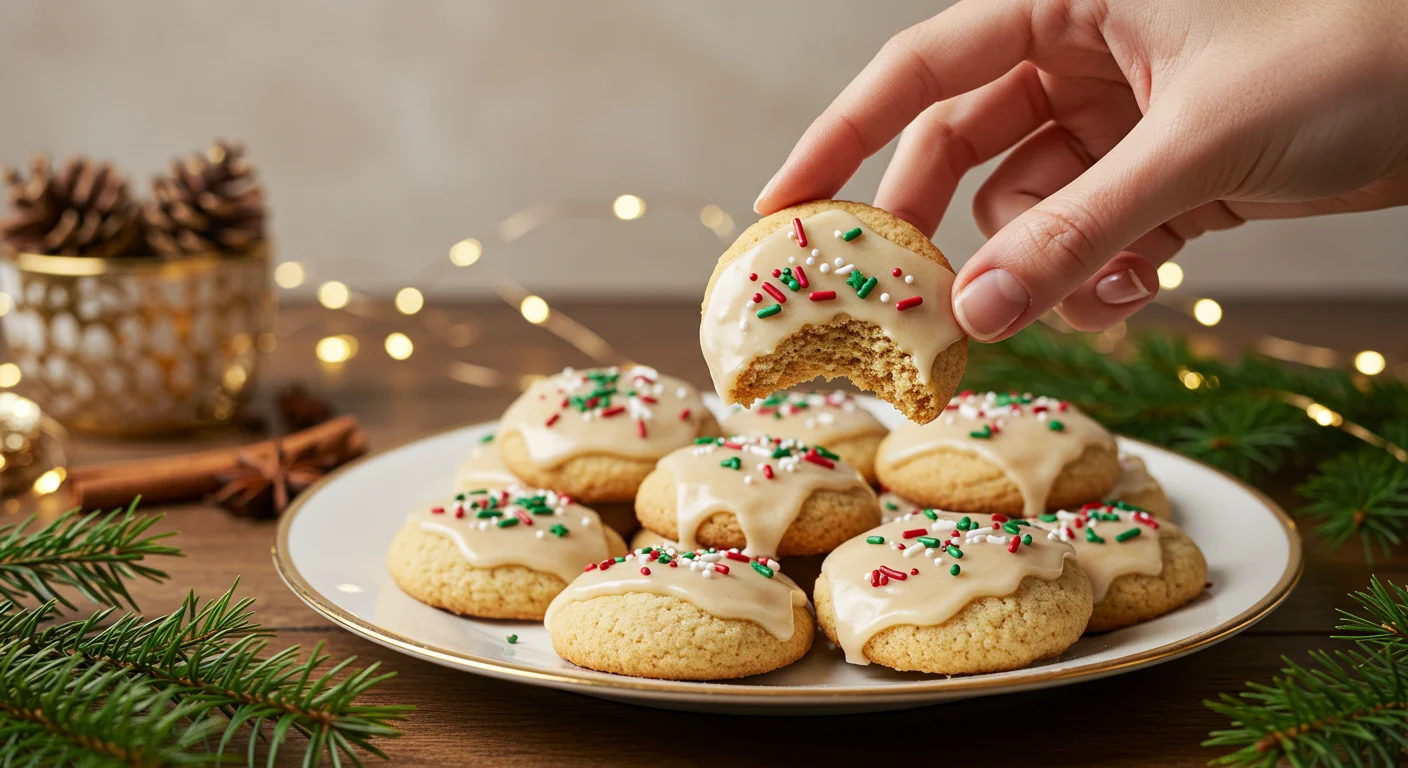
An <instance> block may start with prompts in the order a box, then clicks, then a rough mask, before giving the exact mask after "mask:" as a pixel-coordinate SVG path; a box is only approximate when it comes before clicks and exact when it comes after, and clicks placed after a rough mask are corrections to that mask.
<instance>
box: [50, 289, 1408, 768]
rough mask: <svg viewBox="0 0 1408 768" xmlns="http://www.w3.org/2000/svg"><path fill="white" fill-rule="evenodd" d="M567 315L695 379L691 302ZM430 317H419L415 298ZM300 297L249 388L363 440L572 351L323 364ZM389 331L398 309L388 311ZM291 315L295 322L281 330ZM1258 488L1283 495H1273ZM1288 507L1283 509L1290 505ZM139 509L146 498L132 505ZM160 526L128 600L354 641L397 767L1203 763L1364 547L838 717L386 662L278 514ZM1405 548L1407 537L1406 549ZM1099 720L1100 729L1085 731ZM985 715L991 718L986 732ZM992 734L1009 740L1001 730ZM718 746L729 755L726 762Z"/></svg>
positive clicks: (170, 519) (174, 519) (1306, 638)
mask: <svg viewBox="0 0 1408 768" xmlns="http://www.w3.org/2000/svg"><path fill="white" fill-rule="evenodd" d="M567 309H568V312H569V313H571V314H572V315H573V316H574V317H576V318H577V319H579V320H581V321H582V322H583V323H584V324H585V325H587V326H589V327H591V328H593V329H594V330H596V331H597V332H599V333H600V334H601V335H602V336H603V337H605V338H606V339H609V340H610V341H611V342H612V343H613V344H616V345H617V347H618V349H619V350H620V351H621V352H622V353H623V354H625V355H627V356H629V357H630V358H632V359H636V360H641V361H646V362H649V363H651V364H653V365H656V366H658V367H659V368H660V369H662V370H665V371H668V372H671V373H674V374H675V375H678V376H681V377H683V378H686V379H689V380H691V381H693V382H694V383H695V384H700V385H706V384H707V383H708V375H707V372H706V370H705V368H704V364H703V362H702V360H700V357H699V352H698V345H697V342H696V338H697V323H698V315H697V312H698V310H697V304H694V303H693V302H686V301H681V302H678V303H672V304H657V305H644V306H642V305H631V306H629V307H627V308H625V309H623V308H622V307H621V306H620V305H617V306H604V305H598V306H591V305H586V306H573V307H568V308H567ZM1227 309H1228V313H1227V314H1228V317H1229V325H1231V323H1232V319H1234V318H1237V319H1241V318H1245V319H1247V321H1248V325H1249V326H1250V325H1254V324H1256V323H1258V322H1266V323H1267V325H1266V327H1268V328H1270V329H1274V330H1275V331H1276V332H1277V333H1278V334H1279V335H1282V336H1288V337H1291V338H1299V339H1302V340H1304V341H1309V342H1312V343H1323V344H1330V343H1335V342H1337V341H1341V340H1343V339H1346V338H1353V339H1355V342H1354V346H1355V347H1374V348H1377V349H1380V350H1383V351H1384V352H1385V353H1390V352H1397V353H1399V354H1400V355H1401V353H1402V352H1403V351H1404V350H1403V349H1401V345H1402V343H1403V341H1404V339H1403V338H1402V336H1401V331H1399V330H1397V329H1401V328H1403V327H1404V325H1403V321H1404V320H1405V319H1408V317H1405V316H1406V315H1408V308H1405V307H1404V306H1402V303H1401V302H1399V303H1393V302H1383V303H1378V304H1374V303H1365V302H1352V303H1351V302H1346V303H1344V304H1341V305H1323V306H1316V307H1315V308H1314V310H1315V311H1305V308H1304V307H1303V306H1302V305H1296V304H1293V303H1281V304H1249V303H1229V304H1227ZM427 311H429V310H427ZM320 312H322V310H319V309H317V308H306V307H304V308H291V309H287V310H285V314H284V317H283V318H281V327H283V328H285V329H287V330H289V331H291V332H290V333H289V335H287V336H285V337H284V338H282V339H281V341H280V344H279V347H278V349H277V350H276V351H275V352H274V354H273V355H272V357H271V359H269V360H268V361H267V367H266V368H265V371H266V373H267V376H266V377H265V379H264V381H265V386H264V388H263V392H264V393H266V394H265V395H263V396H264V397H267V393H268V392H270V391H272V390H274V389H275V388H276V387H277V386H278V385H279V384H281V383H283V382H287V381H289V380H294V379H299V380H304V381H306V382H307V383H308V384H309V385H310V387H312V388H313V389H314V391H315V392H317V393H319V394H321V395H323V396H325V397H327V398H328V399H329V400H331V401H332V402H333V403H334V404H335V405H336V407H337V408H338V410H339V411H341V412H344V413H351V414H355V415H356V416H357V417H358V418H360V419H361V421H362V424H363V426H364V427H365V429H366V431H367V433H368V435H369V437H370V439H371V442H372V445H373V447H374V448H385V447H389V446H393V445H396V444H399V443H401V442H404V441H407V440H410V439H413V438H416V437H419V436H423V435H426V434H429V433H432V432H436V431H439V430H442V429H445V428H448V427H451V426H454V425H457V424H463V423H469V422H475V421H483V420H489V419H493V418H495V417H496V416H497V415H498V414H499V413H500V412H501V411H502V410H503V409H504V407H505V406H507V405H508V403H509V402H510V401H511V400H512V399H513V396H514V392H512V391H510V390H506V389H480V388H475V387H472V386H468V385H465V384H462V383H459V382H456V381H453V380H451V379H450V378H449V377H448V376H446V375H445V370H446V366H447V363H448V362H449V361H451V360H464V361H469V362H472V363H475V364H477V365H482V366H488V367H492V368H498V369H503V370H508V371H513V372H536V373H545V372H552V371H555V370H558V369H560V368H562V367H563V366H564V365H569V364H570V365H577V366H582V365H586V364H588V363H589V361H588V360H586V359H585V358H584V357H583V356H582V355H581V354H580V353H578V352H577V351H575V350H574V349H573V348H571V347H570V346H568V345H567V344H565V343H563V342H562V341H560V340H558V339H557V338H555V337H553V336H552V335H550V334H548V333H546V332H545V331H544V330H542V329H539V328H534V327H531V326H529V325H527V324H526V323H524V322H523V321H522V320H521V319H519V318H518V317H517V315H516V314H515V313H514V312H512V311H511V310H507V309H505V308H503V307H501V306H483V307H477V308H475V307H471V308H467V309H464V310H462V311H456V312H454V313H453V315H454V316H453V317H436V316H433V315H432V316H427V317H426V318H422V319H421V320H419V321H418V322H427V321H428V322H431V323H432V324H438V325H439V326H440V327H441V328H442V330H443V328H445V327H448V326H446V323H466V324H467V326H466V328H462V329H460V330H459V331H457V332H456V333H457V334H458V336H459V338H458V340H457V342H456V343H463V342H464V341H466V340H467V339H469V340H471V343H469V344H468V345H466V346H462V347H460V348H455V347H453V346H450V345H449V344H446V343H433V342H432V341H431V340H430V339H429V338H427V337H426V334H425V333H424V332H418V331H416V330H413V329H407V332H408V333H410V334H411V336H412V338H413V339H416V341H417V345H418V346H417V352H416V354H414V355H413V356H412V357H411V358H410V359H409V360H407V361H404V362H395V361H392V360H390V359H388V358H387V357H386V356H385V355H384V354H383V353H382V351H381V349H380V346H381V345H380V338H381V337H382V336H384V335H385V334H386V333H387V332H389V330H391V327H390V326H389V325H385V324H377V323H370V324H367V323H364V322H363V321H352V320H348V319H347V317H346V316H345V315H342V316H339V318H335V319H333V320H332V322H333V323H334V324H335V326H334V330H333V332H343V331H347V332H357V333H360V334H364V335H362V337H361V345H360V346H361V352H360V354H359V355H358V357H356V358H355V359H354V360H352V361H351V362H350V363H348V364H346V365H345V366H344V367H343V368H342V369H341V370H339V371H332V372H329V371H326V370H324V369H323V368H322V367H321V366H320V365H319V364H318V362H317V361H316V360H315V358H314V355H313V346H314V343H315V342H316V340H317V339H318V338H319V337H320V336H322V335H326V334H327V332H328V331H327V329H326V327H323V326H319V327H313V326H309V325H307V323H308V322H310V321H319V320H321V319H326V318H320V316H319V315H318V313H320ZM1146 314H1147V315H1149V317H1148V318H1145V320H1144V322H1145V323H1149V322H1155V323H1160V324H1165V323H1170V324H1176V322H1182V321H1179V320H1178V319H1177V318H1174V317H1173V315H1172V314H1171V313H1168V312H1162V313H1160V312H1157V311H1151V312H1149V313H1146ZM402 324H403V325H404V324H405V323H404V322H403V323H402ZM295 326H301V327H295ZM1220 330H1221V333H1222V335H1223V336H1224V338H1230V339H1245V338H1248V333H1249V331H1248V330H1246V329H1245V328H1228V329H1220ZM249 439H251V438H250V437H249V436H241V435H235V434H230V433H225V434H214V435H203V436H199V437H197V438H196V439H194V440H191V439H188V440H185V441H180V442H176V441H171V442H154V443H140V444H131V443H102V442H95V441H80V443H79V445H78V446H76V450H75V456H76V463H88V462H94V461H102V460H109V459H117V458H132V457H137V456H143V455H159V454H163V453H173V452H180V451H188V450H193V449H194V448H196V447H207V446H208V445H213V444H221V443H234V442H239V441H247V440H249ZM1284 487H1285V486H1284V485H1283V486H1278V487H1273V488H1272V489H1271V490H1272V492H1273V495H1277V496H1278V497H1279V498H1281V499H1282V500H1283V501H1288V500H1289V499H1288V496H1287V494H1286V493H1284V492H1281V493H1277V491H1278V488H1279V489H1281V490H1283V489H1284ZM1288 506H1289V505H1288ZM149 511H150V510H149ZM165 512H166V519H165V520H163V521H162V522H161V523H160V527H162V528H164V529H171V530H179V531H180V536H179V537H177V538H176V540H175V543H176V544H177V545H179V546H180V547H181V548H182V549H184V550H185V552H186V555H187V556H186V558H184V559H176V560H171V561H169V562H164V563H162V567H164V568H166V569H167V570H168V571H169V572H170V573H171V579H170V581H169V582H167V583H165V584H162V585H156V586H153V585H145V584H139V585H137V586H136V587H135V588H134V589H133V593H134V595H135V596H136V597H137V599H138V600H139V602H140V603H141V605H142V607H143V609H144V610H146V611H148V612H150V613H158V612H165V611H168V610H170V609H172V608H174V607H175V606H176V605H177V603H178V601H179V600H180V599H181V598H182V596H183V595H184V594H185V593H186V591H187V590H194V591H195V592H196V593H197V594H200V595H202V596H215V595H218V594H219V593H220V592H222V591H223V590H225V589H226V588H227V587H229V585H230V584H231V583H232V582H233V581H234V580H235V579H236V578H237V577H238V578H239V579H240V589H239V591H240V593H241V594H242V595H248V596H252V597H255V598H257V600H258V602H257V609H258V618H259V619H260V620H261V621H262V622H263V623H265V624H266V625H268V626H270V627H272V628H274V629H277V630H278V638H277V640H276V644H277V643H283V644H293V643H299V644H302V645H304V646H305V647H306V646H311V645H312V644H314V643H317V642H324V643H326V644H327V648H328V650H329V651H330V652H331V653H332V654H333V655H335V656H343V655H352V654H355V655H356V656H358V657H359V658H360V659H361V660H362V661H363V662H371V661H379V662H381V663H382V665H383V666H384V667H385V668H388V669H391V670H395V671H397V672H398V673H399V676H398V677H397V678H396V679H394V680H392V681H391V682H389V683H387V684H385V685H383V686H382V687H381V688H379V689H378V690H376V691H375V692H374V695H373V696H371V697H369V698H372V699H375V700H377V701H382V702H397V703H408V704H414V705H415V706H416V707H417V711H416V712H415V713H414V715H413V716H412V718H411V720H410V721H409V722H408V723H407V724H406V725H405V736H404V737H403V738H401V739H399V740H395V741H389V742H385V743H383V744H382V746H383V747H384V748H385V749H386V750H387V751H388V752H389V753H390V754H391V756H392V757H393V762H394V764H396V765H471V764H472V765H507V766H558V765H572V766H597V765H600V766H608V765H609V766H615V765H635V764H647V763H649V764H661V763H668V764H675V765H694V764H698V765H705V764H714V765H717V764H719V763H720V762H721V761H729V762H745V763H752V764H756V765H767V766H781V765H792V764H797V765H834V764H838V763H842V762H843V761H846V762H848V761H852V760H854V761H856V762H859V761H861V760H864V761H866V763H870V762H873V761H884V762H881V763H879V764H889V763H891V762H893V764H895V765H902V764H907V763H908V762H909V761H910V760H912V759H913V758H910V757H906V755H908V754H911V753H912V750H913V749H914V748H915V746H916V745H917V744H919V743H925V742H929V741H930V740H933V739H935V738H936V737H937V738H939V739H941V740H942V750H941V754H942V757H943V761H944V762H945V764H950V765H962V764H964V763H965V762H974V761H981V762H983V763H986V764H1013V765H1048V766H1054V765H1088V764H1093V763H1099V764H1110V765H1139V766H1175V765H1177V766H1193V765H1204V764H1205V763H1206V762H1207V761H1208V760H1209V759H1211V758H1213V757H1215V756H1216V755H1217V754H1218V753H1217V752H1216V751H1214V750H1208V749H1204V748H1202V747H1200V746H1199V743H1200V742H1201V741H1202V740H1203V739H1204V738H1206V736H1207V734H1208V731H1210V730H1212V729H1214V728H1219V727H1222V726H1224V725H1226V723H1225V721H1223V720H1222V719H1220V718H1219V717H1218V716H1217V715H1215V714H1213V713H1212V712H1211V711H1209V710H1208V709H1206V708H1205V707H1204V706H1203V703H1202V702H1203V700H1204V699H1208V698H1211V697H1213V696H1215V695H1216V694H1217V693H1219V692H1222V691H1234V690H1238V689H1240V688H1241V686H1242V684H1243V683H1244V682H1245V681H1247V680H1265V679H1268V678H1269V677H1270V676H1272V675H1273V674H1275V673H1276V671H1277V669H1278V668H1279V667H1280V665H1281V661H1280V657H1281V656H1282V655H1283V654H1287V655H1290V656H1291V657H1293V658H1303V654H1304V652H1305V651H1307V650H1309V649H1313V648H1318V647H1325V646H1329V645H1331V643H1330V641H1329V640H1328V635H1329V633H1330V632H1331V630H1332V629H1333V627H1334V624H1335V613H1334V609H1335V608H1336V607H1347V606H1348V604H1349V602H1348V601H1347V600H1346V598H1345V593H1346V592H1347V591H1350V590H1354V589H1358V588H1362V587H1363V586H1364V585H1365V584H1366V583H1367V581H1368V577H1369V574H1370V572H1371V569H1370V568H1369V567H1367V566H1366V565H1365V564H1364V561H1363V556H1362V554H1361V552H1360V551H1359V550H1358V549H1357V548H1355V547H1352V546H1351V547H1346V548H1344V549H1342V550H1340V551H1339V552H1335V553H1331V552H1328V551H1327V550H1326V548H1325V547H1324V546H1323V545H1321V544H1319V543H1318V542H1315V541H1313V540H1312V541H1310V542H1309V543H1308V546H1307V552H1308V563H1307V568H1306V573H1305V577H1304V579H1303V580H1302V581H1301V584H1300V586H1299V587H1298V588H1297V589H1296V591H1295V592H1294V594H1293V595H1292V596H1291V598H1290V600H1289V601H1288V602H1287V603H1286V604H1285V605H1284V606H1282V607H1281V608H1280V609H1279V610H1278V611H1276V612H1275V613H1274V614H1273V615H1271V616H1270V617H1269V618H1267V619H1266V620H1265V621H1263V622H1262V623H1260V624H1258V625H1257V626H1255V627H1253V628H1251V629H1249V630H1247V631H1246V632H1245V633H1243V634H1241V635H1239V636H1237V637H1235V638H1233V639H1231V640H1228V641H1226V642H1224V643H1222V644H1221V645H1218V646H1216V647H1213V648H1211V649H1208V650H1205V651H1203V652H1200V653H1197V654H1194V655H1192V656H1188V657H1185V658H1182V659H1179V660H1177V661H1172V662H1169V663H1167V664H1163V665H1160V666H1157V667H1154V668H1152V669H1147V670H1144V671H1140V672H1134V673H1131V674H1126V675H1119V676H1117V677H1113V678H1108V679H1105V680H1099V681H1095V682H1089V683H1083V684H1080V685H1074V686H1067V687H1062V688H1056V689H1052V690H1046V691H1037V692H1032V693H1024V694H1015V695H1005V696H995V697H989V698H984V699H977V700H970V701H963V702H957V703H952V704H945V705H939V706H933V707H927V708H924V709H917V710H910V711H903V712H892V713H885V714H875V715H854V716H843V717H824V718H823V717H814V718H791V717H777V718H769V717H729V716H721V715H701V714H687V713H679V712H666V711H661V710H653V709H645V708H640V707H633V706H629V705H624V704H614V703H610V702H606V701H598V700H595V699H590V698H586V697H581V696H576V695H573V694H569V693H561V692H557V691H551V690H546V689H542V688H533V687H528V686H523V685H516V684H512V683H507V682H500V681H496V680H490V679H487V678H482V677H476V676H473V675H468V674H459V673H453V672H449V671H446V670H445V669H443V668H441V667H437V666H434V665H431V664H428V663H424V662H420V661H414V660H411V659H409V658H406V657H404V656H400V655H398V654H396V653H393V652H391V651H389V650H386V649H383V648H381V647H380V646H377V645H374V644H372V643H370V642H366V641H363V640H361V639H359V638H357V637H354V636H353V635H351V634H349V633H347V632H344V631H342V630H340V629H337V628H335V627H334V626H333V625H332V624H331V623H329V622H328V621H326V620H324V619H323V618H321V617H320V616H318V615H317V614H315V613H314V612H313V611H312V610H310V609H308V608H307V607H305V606H304V605H303V604H302V603H301V602H299V600H298V599H297V598H295V597H294V596H293V595H292V594H291V593H290V592H289V591H288V590H287V589H286V588H285V587H284V585H283V584H282V583H281V582H280V580H279V577H278V576H277V575H276V574H275V572H274V568H273V566H272V564H271V561H270V555H269V553H270V546H271V544H272V542H273V539H274V531H275V526H274V525H273V524H272V523H268V522H252V521H248V520H242V519H237V518H234V517H231V516H230V515H229V514H227V513H225V512H223V511H221V510H218V509H210V508H206V507H202V506H199V505H189V506H181V507H173V508H169V509H166V510H165ZM1405 552H1408V550H1405ZM1373 570H1375V571H1376V572H1377V573H1378V574H1379V575H1380V576H1382V577H1385V578H1389V579H1393V580H1396V581H1399V582H1400V583H1402V582H1404V581H1408V554H1404V553H1402V552H1401V553H1399V554H1398V555H1396V556H1394V557H1393V558H1391V559H1387V560H1384V559H1381V560H1380V561H1379V562H1378V564H1377V567H1376V568H1375V569H1373ZM1091 721H1095V722H1099V723H1100V726H1099V730H1100V735H1099V736H1088V735H1085V734H1084V733H1083V731H1082V725H1081V723H1083V722H1091ZM994 726H1001V728H998V727H994ZM1004 731H1008V732H1010V734H1011V735H1005V734H1004ZM728 755H734V756H736V757H733V758H730V757H727V756H728Z"/></svg>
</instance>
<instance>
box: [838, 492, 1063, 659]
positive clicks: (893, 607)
mask: <svg viewBox="0 0 1408 768" xmlns="http://www.w3.org/2000/svg"><path fill="white" fill-rule="evenodd" d="M994 526H995V527H994ZM1044 534H1045V532H1044V531H1043V530H1042V529H1040V528H1038V527H1036V526H1035V525H1033V524H1031V523H1028V522H1027V521H1025V520H1020V521H1019V520H1009V519H1007V518H1004V517H1002V516H1000V515H992V516H989V515H957V514H952V513H940V512H933V511H930V512H928V513H920V514H917V515H912V516H909V517H905V518H901V519H899V520H896V521H895V522H893V523H886V524H884V525H882V526H880V527H878V528H875V529H874V530H871V531H868V532H867V533H865V534H864V535H862V536H858V537H856V538H854V539H852V540H850V541H848V542H846V543H845V544H842V545H841V546H840V547H837V549H836V551H835V552H832V553H831V554H830V555H829V556H828V557H827V558H826V562H825V563H824V564H823V565H822V568H821V578H819V579H817V582H816V592H815V597H816V617H817V622H818V623H819V624H820V625H821V629H822V631H823V632H825V633H826V636H827V637H828V638H830V639H831V641H832V642H834V643H836V644H837V645H839V646H840V647H841V650H842V651H844V652H845V654H846V661H848V662H850V663H852V664H861V665H865V664H870V663H872V662H873V663H876V664H880V665H883V666H886V667H890V668H892V669H897V670H901V671H912V672H930V673H934V674H944V675H960V674H974V673H979V672H1002V671H1006V670H1011V669H1019V668H1021V667H1024V666H1026V665H1028V664H1030V663H1032V662H1034V661H1037V660H1038V659H1044V658H1048V657H1051V656H1056V655H1059V654H1060V653H1061V652H1062V651H1064V650H1066V649H1067V648H1069V647H1070V646H1071V644H1072V643H1074V642H1075V641H1076V640H1078V639H1079V638H1080V636H1081V633H1082V632H1084V631H1085V627H1086V623H1087V622H1088V620H1089V619H1090V611H1091V597H1090V579H1088V578H1087V577H1086V575H1085V573H1084V571H1082V570H1081V566H1080V564H1079V563H1078V562H1077V560H1076V553H1075V549H1074V548H1072V547H1071V545H1070V544H1067V543H1065V542H1062V541H1060V540H1059V539H1054V540H1053V539H1048V538H1047V537H1046V536H1045V535H1044Z"/></svg>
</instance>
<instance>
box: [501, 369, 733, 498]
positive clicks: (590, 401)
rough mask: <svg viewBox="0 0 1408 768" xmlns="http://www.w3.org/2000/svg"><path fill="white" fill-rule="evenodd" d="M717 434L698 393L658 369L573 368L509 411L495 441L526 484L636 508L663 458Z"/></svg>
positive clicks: (546, 380) (541, 383)
mask: <svg viewBox="0 0 1408 768" xmlns="http://www.w3.org/2000/svg"><path fill="white" fill-rule="evenodd" d="M718 431H719V425H718V422H717V421H715V420H714V417H713V415H712V414H710V413H709V410H708V409H707V408H705V407H704V401H703V400H701V399H700V398H699V392H698V391H697V390H695V389H694V387H691V386H690V385H688V384H686V383H684V382H682V381H680V380H679V379H675V378H672V377H669V376H662V375H660V374H659V373H658V372H656V371H655V369H653V368H646V367H644V366H639V365H637V366H631V367H629V368H604V369H597V370H589V371H574V370H572V369H570V368H569V369H567V370H564V371H563V372H562V373H560V374H557V375H555V376H549V377H547V378H544V379H542V380H540V381H538V382H536V383H534V384H533V386H531V387H529V388H528V391H527V392H524V393H523V394H522V395H521V396H519V398H518V399H517V400H515V401H514V402H513V405H511V406H509V408H508V410H507V411H506V412H504V415H503V418H502V419H500V421H499V437H498V440H497V442H498V444H499V453H500V455H501V456H502V457H503V461H504V464H505V465H506V466H507V467H508V468H509V470H510V471H512V472H513V474H515V475H517V476H518V477H521V478H523V480H524V482H525V483H527V484H528V485H531V486H534V487H538V488H551V489H553V490H555V491H557V492H559V493H565V494H567V495H569V496H571V497H572V498H573V499H576V500H578V501H580V502H582V503H584V504H587V505H592V504H601V503H609V502H629V501H631V500H632V499H634V498H635V495H636V489H638V488H639V487H640V483H641V481H642V480H644V479H645V476H646V475H648V474H650V471H651V470H652V469H654V468H655V462H657V461H659V460H660V458H661V457H662V456H664V455H665V454H667V453H669V452H670V451H673V450H675V449H676V448H679V447H681V446H685V445H689V444H690V443H691V442H693V440H694V438H696V437H699V436H701V435H717V434H718Z"/></svg>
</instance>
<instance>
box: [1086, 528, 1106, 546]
mask: <svg viewBox="0 0 1408 768" xmlns="http://www.w3.org/2000/svg"><path fill="white" fill-rule="evenodd" d="M1085 540H1086V541H1088V542H1090V543H1092V544H1104V543H1105V540H1104V539H1102V538H1100V536H1099V535H1098V534H1096V533H1095V529H1094V528H1086V529H1085Z"/></svg>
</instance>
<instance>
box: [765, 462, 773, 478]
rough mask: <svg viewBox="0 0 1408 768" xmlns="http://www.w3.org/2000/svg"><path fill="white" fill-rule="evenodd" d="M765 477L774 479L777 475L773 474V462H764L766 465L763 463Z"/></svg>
mask: <svg viewBox="0 0 1408 768" xmlns="http://www.w3.org/2000/svg"><path fill="white" fill-rule="evenodd" d="M763 477H766V478H767V479H769V480H771V479H773V477H775V475H773V473H772V465H771V464H764V465H763Z"/></svg>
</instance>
